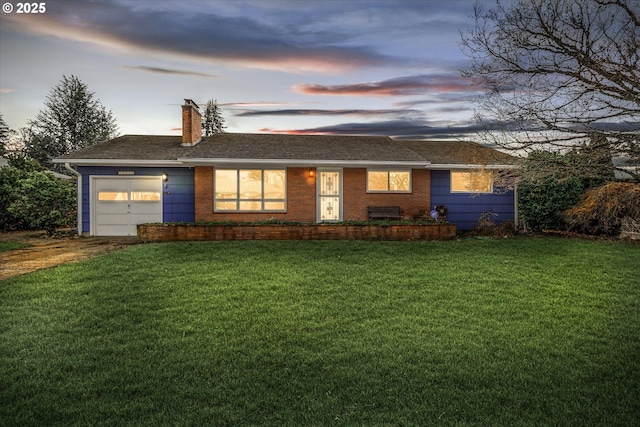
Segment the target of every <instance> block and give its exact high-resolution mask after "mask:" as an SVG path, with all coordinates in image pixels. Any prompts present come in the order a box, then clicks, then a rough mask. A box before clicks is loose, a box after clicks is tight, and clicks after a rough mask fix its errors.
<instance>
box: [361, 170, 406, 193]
mask: <svg viewBox="0 0 640 427" xmlns="http://www.w3.org/2000/svg"><path fill="white" fill-rule="evenodd" d="M367 191H368V192H370V193H410V192H411V171H410V170H398V171H388V170H367Z"/></svg>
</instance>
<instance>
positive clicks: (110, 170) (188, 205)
mask: <svg viewBox="0 0 640 427" xmlns="http://www.w3.org/2000/svg"><path fill="white" fill-rule="evenodd" d="M119 170H127V171H134V173H135V175H133V176H134V177H135V176H158V177H159V176H160V175H161V174H162V172H166V173H167V175H168V177H169V179H168V180H167V182H165V183H163V186H162V187H163V188H162V191H163V195H162V212H163V215H162V221H163V222H194V221H195V203H194V202H195V196H194V179H193V169H188V168H137V167H89V166H80V167H78V172H80V173H81V174H82V230H83V231H84V232H88V231H89V230H90V229H91V228H90V224H89V221H90V218H91V213H90V212H89V208H90V206H89V205H90V203H89V202H90V200H91V197H90V195H89V177H90V176H91V175H102V176H110V175H116V176H117V175H118V171H119Z"/></svg>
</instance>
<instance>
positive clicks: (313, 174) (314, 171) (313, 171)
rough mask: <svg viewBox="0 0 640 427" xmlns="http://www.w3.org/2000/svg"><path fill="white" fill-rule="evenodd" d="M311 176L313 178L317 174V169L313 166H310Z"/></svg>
mask: <svg viewBox="0 0 640 427" xmlns="http://www.w3.org/2000/svg"><path fill="white" fill-rule="evenodd" d="M309 176H310V177H311V178H313V177H314V176H316V170H315V169H313V168H310V169H309Z"/></svg>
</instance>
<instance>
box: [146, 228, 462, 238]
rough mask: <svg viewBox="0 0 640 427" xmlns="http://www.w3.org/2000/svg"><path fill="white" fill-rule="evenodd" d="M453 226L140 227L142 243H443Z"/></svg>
mask: <svg viewBox="0 0 640 427" xmlns="http://www.w3.org/2000/svg"><path fill="white" fill-rule="evenodd" d="M455 234H456V226H455V225H454V224H398V225H368V224H363V225H350V224H305V225H287V224H284V225H280V224H261V225H198V224H185V225H176V224H140V225H138V238H139V239H140V240H142V241H145V242H169V241H178V240H444V239H450V238H452V237H454V236H455Z"/></svg>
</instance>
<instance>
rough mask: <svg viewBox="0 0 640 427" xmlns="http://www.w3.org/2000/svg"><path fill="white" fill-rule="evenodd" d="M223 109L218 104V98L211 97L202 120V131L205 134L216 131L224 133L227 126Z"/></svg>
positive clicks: (209, 134)
mask: <svg viewBox="0 0 640 427" xmlns="http://www.w3.org/2000/svg"><path fill="white" fill-rule="evenodd" d="M224 123H225V120H224V117H222V110H221V109H220V107H219V106H218V100H217V99H216V100H213V99H210V100H209V101H207V105H206V106H205V109H204V117H203V120H202V133H203V134H204V136H211V135H215V134H216V133H224V129H225V128H226V127H227V126H226V125H225V124H224Z"/></svg>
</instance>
